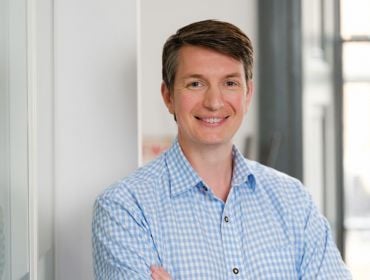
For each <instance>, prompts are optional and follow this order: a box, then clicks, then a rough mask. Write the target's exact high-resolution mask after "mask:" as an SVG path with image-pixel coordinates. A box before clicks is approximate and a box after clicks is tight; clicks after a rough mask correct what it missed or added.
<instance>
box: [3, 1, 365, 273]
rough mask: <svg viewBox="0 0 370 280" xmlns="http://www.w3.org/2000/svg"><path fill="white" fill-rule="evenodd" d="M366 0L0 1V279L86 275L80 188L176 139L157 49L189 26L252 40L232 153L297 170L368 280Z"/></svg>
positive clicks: (84, 200)
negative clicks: (232, 27) (249, 96)
mask: <svg viewBox="0 0 370 280" xmlns="http://www.w3.org/2000/svg"><path fill="white" fill-rule="evenodd" d="M369 11H370V2H369V1H368V0H274V1H272V0H259V1H257V0H230V1H220V0H202V1H195V0H187V1H173V0H172V1H171V0H157V1H150V0H140V1H134V0H129V1H118V0H106V1H98V0H73V1H72V0H63V1H61V0H28V1H26V0H0V280H10V279H12V280H13V279H14V280H18V279H57V280H59V279H93V272H92V256H91V232H90V231H91V214H92V205H93V202H94V199H95V197H96V196H97V195H98V194H99V193H101V192H102V191H103V190H104V189H105V188H106V187H107V186H108V185H110V184H111V183H113V182H114V181H116V180H118V179H120V178H122V177H124V176H126V175H128V174H129V173H130V172H131V171H133V170H134V169H135V168H137V167H138V166H140V165H142V164H145V163H146V162H147V161H149V160H151V159H153V158H154V157H156V156H158V154H160V153H161V152H162V151H163V150H164V149H166V148H167V147H168V146H169V145H170V144H171V141H172V140H173V139H174V137H175V135H176V126H175V123H174V121H173V119H172V117H171V116H170V115H169V114H168V113H167V111H166V109H165V106H164V105H163V104H162V101H161V95H160V83H161V50H162V46H163V43H164V41H165V40H166V38H167V37H168V36H169V35H171V34H172V33H174V32H175V31H176V30H177V29H178V28H179V27H181V26H183V25H185V24H188V23H190V22H192V21H196V20H202V19H208V18H214V19H220V20H226V21H229V22H232V23H234V24H236V25H237V26H239V27H240V28H241V29H242V30H243V31H244V32H245V33H246V34H248V36H250V38H251V39H252V41H253V43H254V46H255V54H256V55H255V60H256V65H255V69H254V80H255V84H256V92H255V97H254V100H253V103H252V109H251V110H250V112H249V113H248V115H247V116H246V119H245V122H244V124H243V126H242V128H241V129H240V131H239V133H238V134H237V136H236V137H235V143H236V145H237V146H238V147H239V148H240V149H241V150H242V151H243V152H244V154H245V156H246V157H248V158H251V159H254V160H258V161H261V162H262V163H264V164H267V165H269V166H272V167H274V168H276V169H279V170H281V171H283V172H286V173H288V174H290V175H292V176H295V177H297V178H299V179H300V180H302V181H303V182H304V184H305V185H306V187H307V189H308V190H309V192H310V193H311V194H312V196H313V198H314V200H315V202H316V204H317V205H318V207H319V208H320V210H321V211H322V213H324V214H325V216H326V217H327V218H328V220H329V222H330V224H331V228H332V234H333V237H334V239H335V241H336V243H337V245H338V248H339V249H340V251H341V253H342V256H343V258H344V260H345V262H346V263H347V265H348V266H349V268H350V269H351V271H352V273H353V276H354V279H368V277H369V275H370V125H369V123H370V110H369V108H370V17H369Z"/></svg>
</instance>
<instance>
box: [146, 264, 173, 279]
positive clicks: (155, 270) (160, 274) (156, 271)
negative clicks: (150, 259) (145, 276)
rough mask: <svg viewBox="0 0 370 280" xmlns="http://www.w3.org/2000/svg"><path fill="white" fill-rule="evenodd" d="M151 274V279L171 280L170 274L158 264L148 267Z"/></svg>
mask: <svg viewBox="0 0 370 280" xmlns="http://www.w3.org/2000/svg"><path fill="white" fill-rule="evenodd" d="M150 271H151V273H152V274H151V276H152V279H153V280H171V276H170V275H169V274H168V272H167V271H165V270H164V269H163V268H162V267H160V266H151V267H150Z"/></svg>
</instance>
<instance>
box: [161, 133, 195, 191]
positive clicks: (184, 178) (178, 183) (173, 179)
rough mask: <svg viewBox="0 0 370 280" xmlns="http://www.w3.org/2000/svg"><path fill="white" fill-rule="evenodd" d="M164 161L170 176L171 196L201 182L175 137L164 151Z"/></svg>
mask: <svg viewBox="0 0 370 280" xmlns="http://www.w3.org/2000/svg"><path fill="white" fill-rule="evenodd" d="M166 162H167V168H168V173H169V176H170V188H171V196H176V195H178V194H181V193H183V192H185V191H187V190H189V189H191V188H192V187H194V186H196V185H198V184H200V183H202V179H201V178H200V177H199V176H198V174H197V173H196V172H195V170H194V169H193V167H192V166H191V165H190V163H189V161H188V160H187V159H186V157H185V155H184V154H183V152H182V150H181V147H180V144H179V142H178V140H177V138H176V140H175V142H174V143H173V145H172V147H171V148H170V149H169V150H168V151H167V152H166Z"/></svg>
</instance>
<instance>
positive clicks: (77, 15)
mask: <svg viewBox="0 0 370 280" xmlns="http://www.w3.org/2000/svg"><path fill="white" fill-rule="evenodd" d="M136 14H137V13H136V1H135V0H130V1H129V0H126V1H121V0H107V1H99V0H79V1H75V0H55V1H54V16H55V19H54V24H55V26H54V27H55V29H54V32H55V33H54V38H55V41H54V44H55V45H54V47H55V100H54V109H55V114H54V118H55V122H54V125H55V127H54V140H55V179H54V183H55V270H56V279H68V280H72V279H93V274H92V258H91V234H90V231H91V214H92V206H93V201H94V199H95V197H96V196H97V194H98V193H100V192H101V191H102V190H103V189H104V188H106V187H107V185H109V184H110V183H112V182H114V181H115V180H117V179H119V178H120V177H122V176H125V175H127V174H128V173H129V172H130V171H131V170H133V169H134V168H135V167H136V166H137V134H138V133H137V110H136V107H137V104H136V98H137V94H136V40H137V39H136V38H137V37H136V21H137V18H136Z"/></svg>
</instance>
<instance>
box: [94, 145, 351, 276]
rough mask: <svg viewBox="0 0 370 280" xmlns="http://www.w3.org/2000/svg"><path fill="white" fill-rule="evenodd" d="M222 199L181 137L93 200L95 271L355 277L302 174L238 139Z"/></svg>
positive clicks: (97, 273) (110, 273)
mask: <svg viewBox="0 0 370 280" xmlns="http://www.w3.org/2000/svg"><path fill="white" fill-rule="evenodd" d="M233 155H234V171H233V179H232V187H231V190H230V193H229V196H228V198H227V201H226V202H225V203H224V202H223V201H222V200H220V199H218V198H217V197H216V196H215V195H214V194H213V193H212V190H211V188H210V186H207V185H206V184H205V183H204V182H203V181H202V179H201V178H200V177H199V176H198V175H197V174H196V172H195V171H194V170H193V168H192V167H191V165H190V164H189V162H188V161H187V160H186V158H185V157H184V155H183V153H182V151H181V148H180V146H179V143H178V142H177V141H175V143H174V145H173V146H172V147H171V148H170V149H169V150H168V151H167V152H165V153H164V154H163V155H162V156H160V157H159V158H158V159H156V160H155V161H153V162H151V163H150V164H148V165H146V166H144V167H142V168H140V169H138V170H137V171H136V172H135V173H133V174H132V175H131V176H129V177H127V178H125V179H123V180H122V181H120V182H117V183H116V184H114V185H113V186H111V187H110V188H108V189H107V190H106V191H105V192H104V193H103V194H102V195H100V196H99V197H98V198H97V200H96V203H95V206H94V217H93V254H94V272H95V277H96V279H130V280H132V279H150V270H149V267H150V266H151V265H160V266H163V267H164V268H165V269H166V270H167V271H168V272H169V273H170V274H171V276H172V279H192V280H193V279H207V280H208V279H212V280H214V279H351V275H350V273H349V271H348V270H347V268H346V266H345V264H344V263H343V261H342V259H341V256H340V254H339V252H338V250H337V248H336V246H335V244H334V243H333V240H332V237H331V233H330V229H329V226H328V222H327V221H326V220H325V218H324V217H323V216H321V215H320V214H319V212H318V211H317V209H316V207H315V206H314V204H313V202H312V200H311V198H310V196H309V195H308V193H307V191H305V190H304V188H303V186H302V185H301V183H300V182H299V181H297V180H296V179H293V178H291V177H289V176H287V175H284V174H282V173H279V172H277V171H276V170H273V169H271V168H267V167H265V166H263V165H261V164H258V163H256V162H253V161H249V160H247V159H245V158H243V156H242V155H241V154H240V153H239V151H238V150H237V149H236V148H235V147H234V148H233Z"/></svg>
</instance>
